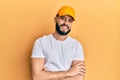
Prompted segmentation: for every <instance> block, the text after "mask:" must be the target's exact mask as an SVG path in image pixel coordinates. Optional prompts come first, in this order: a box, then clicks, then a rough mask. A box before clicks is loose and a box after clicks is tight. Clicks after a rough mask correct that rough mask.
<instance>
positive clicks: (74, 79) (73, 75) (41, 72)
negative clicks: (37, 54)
mask: <svg viewBox="0 0 120 80" xmlns="http://www.w3.org/2000/svg"><path fill="white" fill-rule="evenodd" d="M54 22H55V23H56V22H57V23H58V24H59V25H61V24H66V25H67V27H66V26H61V27H60V30H61V31H63V32H67V31H68V30H69V29H71V26H72V23H73V18H72V17H70V16H68V15H65V16H62V17H61V16H58V17H55V19H54ZM53 36H54V38H56V39H57V40H60V41H64V40H65V39H66V38H67V35H60V34H59V33H57V31H55V32H54V33H53ZM44 63H45V59H44V58H32V59H31V68H32V78H33V80H84V75H85V63H84V61H80V60H75V61H73V62H72V65H71V68H70V69H69V70H67V71H63V72H62V71H61V72H50V71H47V69H46V68H44Z"/></svg>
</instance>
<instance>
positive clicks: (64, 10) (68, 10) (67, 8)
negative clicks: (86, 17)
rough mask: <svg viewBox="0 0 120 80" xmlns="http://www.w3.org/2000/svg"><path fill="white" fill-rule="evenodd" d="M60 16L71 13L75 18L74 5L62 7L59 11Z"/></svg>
mask: <svg viewBox="0 0 120 80" xmlns="http://www.w3.org/2000/svg"><path fill="white" fill-rule="evenodd" d="M57 14H58V15H59V16H64V15H69V16H71V17H72V18H73V19H74V20H75V11H74V9H73V8H72V7H70V6H63V7H62V8H60V9H59V10H58V12H57Z"/></svg>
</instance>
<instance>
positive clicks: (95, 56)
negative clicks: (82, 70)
mask: <svg viewBox="0 0 120 80" xmlns="http://www.w3.org/2000/svg"><path fill="white" fill-rule="evenodd" d="M119 2H120V1H119V0H0V80H31V71H30V56H31V50H32V46H33V43H34V41H35V40H36V39H37V38H39V37H41V36H43V35H47V34H50V33H53V32H54V29H55V27H54V17H55V15H56V12H57V10H58V9H59V8H61V7H62V6H64V5H67V6H72V7H73V8H74V9H75V11H76V21H75V22H74V23H73V25H72V31H71V33H70V34H69V35H70V36H72V37H74V38H76V39H77V40H79V41H80V42H81V43H82V45H83V48H84V52H85V64H86V69H87V70H86V76H85V80H120V5H119Z"/></svg>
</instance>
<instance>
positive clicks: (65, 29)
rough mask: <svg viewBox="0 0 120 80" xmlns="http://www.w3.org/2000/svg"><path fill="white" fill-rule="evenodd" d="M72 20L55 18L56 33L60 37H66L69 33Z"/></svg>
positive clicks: (67, 17) (63, 17) (69, 18)
mask: <svg viewBox="0 0 120 80" xmlns="http://www.w3.org/2000/svg"><path fill="white" fill-rule="evenodd" d="M72 22H73V18H72V17H71V16H68V15H65V16H56V17H55V23H56V31H57V33H58V34H60V35H67V34H68V33H69V32H70V31H71V26H72Z"/></svg>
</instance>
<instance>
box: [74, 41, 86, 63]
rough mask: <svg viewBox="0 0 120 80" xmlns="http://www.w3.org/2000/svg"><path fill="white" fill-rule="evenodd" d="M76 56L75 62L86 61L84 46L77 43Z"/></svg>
mask: <svg viewBox="0 0 120 80" xmlns="http://www.w3.org/2000/svg"><path fill="white" fill-rule="evenodd" d="M74 52H75V53H74V55H73V60H82V61H84V51H83V47H82V45H81V44H80V43H79V42H77V43H76V45H75V47H74Z"/></svg>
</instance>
